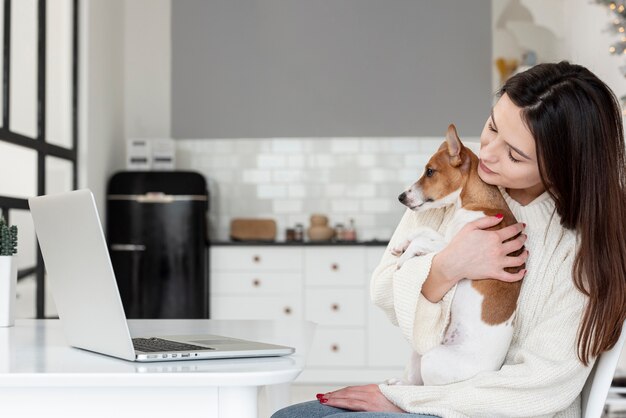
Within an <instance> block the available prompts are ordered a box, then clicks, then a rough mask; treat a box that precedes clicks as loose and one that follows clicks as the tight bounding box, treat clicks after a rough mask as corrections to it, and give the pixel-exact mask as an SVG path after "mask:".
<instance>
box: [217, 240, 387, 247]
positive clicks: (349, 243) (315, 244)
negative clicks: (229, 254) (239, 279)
mask: <svg viewBox="0 0 626 418" xmlns="http://www.w3.org/2000/svg"><path fill="white" fill-rule="evenodd" d="M388 243H389V242H388V241H379V240H371V241H304V242H287V241H211V242H209V245H210V246H235V247H236V246H251V245H254V246H259V245H266V246H274V247H277V246H278V247H298V246H300V247H302V246H304V247H332V246H343V247H350V246H386V245H387V244H388Z"/></svg>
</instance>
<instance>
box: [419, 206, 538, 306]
mask: <svg viewBox="0 0 626 418" xmlns="http://www.w3.org/2000/svg"><path fill="white" fill-rule="evenodd" d="M501 221H502V218H501V217H497V216H495V217H494V216H488V217H484V218H481V219H478V220H476V221H473V222H470V223H468V224H467V225H465V227H463V228H462V229H461V231H459V233H458V234H457V235H456V236H455V237H454V238H453V239H452V241H451V242H450V243H449V244H448V245H447V246H446V247H445V248H444V249H443V250H442V251H440V252H439V253H438V254H436V255H435V256H434V258H433V261H432V265H431V268H430V272H429V274H428V277H427V278H426V281H425V282H424V284H423V285H422V295H424V297H425V298H426V299H428V300H429V301H430V302H432V303H437V302H439V301H440V300H441V299H442V298H443V296H444V295H445V294H446V293H448V291H449V290H450V289H451V288H452V287H453V286H454V285H456V284H457V283H458V282H459V280H461V279H463V278H469V279H472V280H480V279H484V278H493V279H498V280H503V281H507V282H514V281H518V280H521V279H522V278H523V277H524V273H525V270H520V271H518V272H517V273H508V272H506V271H505V270H504V269H505V268H506V267H517V266H521V265H522V264H524V263H525V262H526V259H527V258H528V251H526V252H524V253H522V254H520V256H518V257H509V256H508V254H510V253H512V252H514V251H517V250H519V249H520V248H522V247H523V246H524V243H525V242H526V235H524V234H520V232H522V230H523V228H524V227H523V224H521V223H516V224H514V225H509V226H507V227H505V228H502V229H500V230H497V231H487V230H486V229H488V228H491V227H493V226H496V225H497V224H498V223H500V222H501ZM518 234H519V236H518V237H517V238H515V239H512V238H513V237H515V236H516V235H518ZM509 239H512V240H511V241H508V240H509ZM506 241H508V242H506Z"/></svg>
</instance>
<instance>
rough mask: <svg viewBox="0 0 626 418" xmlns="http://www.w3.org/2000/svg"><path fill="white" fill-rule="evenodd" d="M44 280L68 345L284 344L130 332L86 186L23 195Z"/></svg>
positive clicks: (228, 350) (164, 353) (168, 356)
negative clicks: (39, 253)
mask: <svg viewBox="0 0 626 418" xmlns="http://www.w3.org/2000/svg"><path fill="white" fill-rule="evenodd" d="M28 204H29V206H30V210H31V214H32V217H33V221H34V225H35V232H36V234H37V238H38V240H39V246H40V248H41V252H42V254H43V259H44V262H45V264H46V270H47V275H48V282H49V283H50V289H51V291H52V296H53V297H54V301H55V303H56V307H57V311H58V313H59V318H60V320H61V323H62V326H63V330H64V333H65V337H66V339H67V342H68V343H69V345H71V346H72V347H76V348H81V349H84V350H89V351H93V352H96V353H100V354H105V355H108V356H112V357H118V358H121V359H124V360H129V361H140V362H153V361H178V360H199V359H223V358H237V357H274V356H285V355H289V354H292V353H294V352H295V349H294V348H292V347H285V346H280V345H272V344H265V343H261V342H255V341H247V340H241V339H236V338H230V337H225V336H219V335H174V336H150V337H145V338H131V336H130V331H129V329H128V324H127V322H126V315H125V314H124V307H123V305H122V300H121V298H120V294H119V291H118V287H117V281H116V279H115V274H114V272H113V266H112V264H111V259H110V257H109V252H108V250H107V244H106V240H105V238H104V233H103V231H102V225H101V224H100V218H99V216H98V210H97V208H96V202H95V199H94V197H93V194H92V193H91V191H90V190H87V189H84V190H76V191H73V192H68V193H61V194H56V195H47V196H39V197H33V198H30V199H28Z"/></svg>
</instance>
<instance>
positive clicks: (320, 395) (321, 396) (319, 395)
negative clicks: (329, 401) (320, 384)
mask: <svg viewBox="0 0 626 418" xmlns="http://www.w3.org/2000/svg"><path fill="white" fill-rule="evenodd" d="M315 397H316V398H317V399H322V398H323V397H324V394H323V393H318V394H317V395H315Z"/></svg>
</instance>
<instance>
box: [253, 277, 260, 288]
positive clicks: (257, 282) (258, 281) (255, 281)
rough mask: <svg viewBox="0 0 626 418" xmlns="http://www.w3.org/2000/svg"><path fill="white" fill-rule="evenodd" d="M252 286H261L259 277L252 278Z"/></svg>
mask: <svg viewBox="0 0 626 418" xmlns="http://www.w3.org/2000/svg"><path fill="white" fill-rule="evenodd" d="M252 286H254V287H259V286H261V281H260V280H259V279H254V280H253V281H252Z"/></svg>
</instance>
